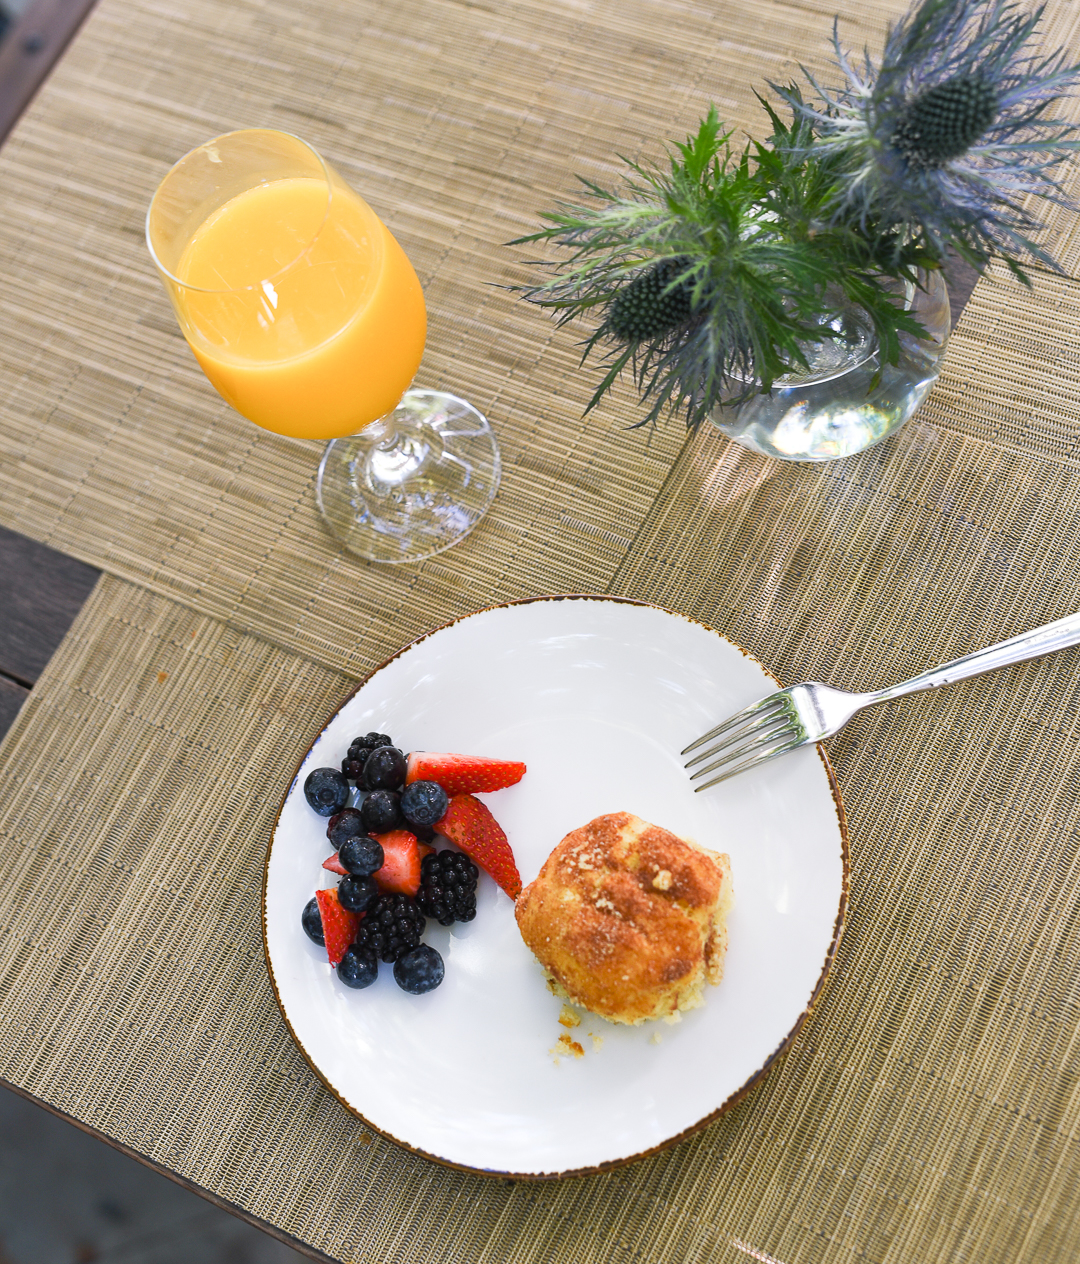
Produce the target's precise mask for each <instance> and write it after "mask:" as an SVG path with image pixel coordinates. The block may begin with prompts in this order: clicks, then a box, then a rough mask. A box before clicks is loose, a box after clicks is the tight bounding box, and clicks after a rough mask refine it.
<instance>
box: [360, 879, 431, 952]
mask: <svg viewBox="0 0 1080 1264" xmlns="http://www.w3.org/2000/svg"><path fill="white" fill-rule="evenodd" d="M423 933H424V915H423V913H421V912H420V910H419V909H418V908H417V907H416V905H415V904H414V903H413V902H412V900H410V899H409V897H408V896H407V895H401V894H400V893H399V894H397V895H380V896H379V898H378V899H377V900H376V901H375V903H374V904H373V905H372V906H371V908H369V909H368V911H367V913H366V915H365V917H364V920H363V921H362V922H361V923H360V929H359V930H358V931H357V934H356V948H357V951H358V952H360V951H363V952H373V953H375V955H376V956H377V957H378V958H379V960H380V961H396V960H397V959H398V957H400V956H402V955H403V954H405V953H407V952H408V951H409V950H410V949H412V948H415V947H416V946H417V944H419V942H420V936H421V935H422V934H423Z"/></svg>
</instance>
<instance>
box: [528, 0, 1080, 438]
mask: <svg viewBox="0 0 1080 1264" xmlns="http://www.w3.org/2000/svg"><path fill="white" fill-rule="evenodd" d="M1042 14H1043V9H1042V7H1041V6H1040V7H1039V8H1038V9H1036V10H1035V11H1034V12H1033V13H1031V14H1024V13H1021V12H1020V11H1019V10H1018V9H1017V7H1016V5H1015V3H1013V0H919V2H918V3H917V4H916V7H915V8H913V9H912V10H911V12H910V13H909V14H908V15H907V16H906V17H905V18H904V19H903V20H902V21H901V22H900V23H899V24H898V25H897V26H896V27H894V28H893V29H891V30H890V32H889V35H888V39H887V41H886V44H885V50H884V53H883V56H882V59H881V64H880V67H876V66H875V65H874V62H873V61H872V59H871V57H870V55H869V53H865V54H864V56H863V60H862V64H861V66H858V67H857V66H856V65H855V64H854V63H853V62H852V60H851V59H850V58H849V57H848V56H847V54H846V53H845V52H844V51H843V49H842V48H841V46H840V40H839V34H838V26H837V24H836V23H834V25H833V44H834V46H835V48H836V55H837V62H838V65H839V68H840V70H841V71H842V73H843V75H844V78H845V85H844V86H843V87H841V88H840V89H839V90H837V91H835V92H831V93H830V92H829V91H828V90H826V89H824V88H822V87H821V86H820V84H818V83H817V81H816V80H815V79H814V78H813V77H811V76H809V75H808V78H809V79H810V83H811V85H812V86H813V88H814V89H815V91H816V92H817V93H818V95H819V97H820V99H821V103H820V104H819V105H814V104H810V103H808V102H807V101H805V100H804V99H803V95H802V92H801V90H800V89H799V87H798V85H795V84H792V85H790V86H788V87H786V88H780V87H777V86H776V85H773V88H774V90H775V91H776V92H777V93H778V94H779V95H780V97H781V98H782V99H783V100H784V101H786V103H787V104H788V106H789V107H790V108H791V111H792V120H791V122H790V123H785V122H784V121H783V120H782V119H781V118H780V116H779V115H778V114H777V112H776V110H774V109H773V107H772V106H771V105H770V104H769V103H768V102H767V101H765V100H764V99H763V98H759V100H761V103H762V105H763V107H764V108H765V110H766V112H767V114H768V117H769V121H770V123H771V125H772V134H771V135H770V136H769V137H768V139H767V140H766V141H764V142H760V143H759V142H755V141H751V142H750V143H749V144H747V145H746V147H745V148H744V149H743V150H742V151H741V153H734V152H733V151H732V148H731V138H732V133H731V132H725V131H724V130H723V129H722V127H721V125H720V122H719V120H718V118H717V114H716V109H715V107H710V110H709V113H708V115H707V116H706V117H705V118H704V119H702V120H701V123H700V125H699V127H698V130H697V133H696V134H695V135H692V136H689V137H688V138H687V140H686V142H685V143H683V144H676V145H675V146H674V147H673V150H672V152H671V154H670V169H669V170H663V169H659V168H657V169H647V168H645V167H642V166H640V165H636V164H633V163H631V164H629V175H628V177H627V180H626V182H625V185H624V187H623V188H621V189H619V190H605V189H603V188H600V187H599V186H598V185H595V184H592V183H590V182H588V181H586V182H585V190H586V199H585V201H584V202H583V203H582V204H578V205H564V206H562V207H560V208H559V209H558V210H557V211H555V212H553V213H551V214H549V215H547V216H546V217H545V218H546V219H547V221H548V227H546V228H544V229H542V230H541V231H540V232H538V233H533V234H531V235H530V236H528V237H522V238H519V239H518V242H519V243H520V242H528V241H539V240H544V241H551V242H554V243H556V244H558V245H560V246H562V247H564V248H566V249H567V250H568V251H569V252H570V253H569V260H568V261H567V262H566V263H564V264H563V265H562V266H561V267H557V268H554V269H553V271H554V275H553V276H551V277H549V278H548V279H547V280H545V281H543V282H542V283H540V284H538V285H533V286H523V287H519V289H520V292H521V293H523V295H524V297H525V298H527V299H529V300H531V301H533V302H535V303H537V304H539V305H541V306H543V307H547V308H550V309H552V310H554V311H555V312H556V313H557V316H558V321H559V323H560V324H562V323H564V322H566V321H568V320H570V319H572V318H573V317H575V316H581V315H585V314H593V313H598V314H599V317H600V319H599V322H598V323H597V325H596V327H595V329H594V332H593V333H592V334H591V336H589V337H588V338H587V339H586V341H585V343H584V355H583V357H582V358H583V360H584V358H585V357H587V356H588V355H589V354H590V353H592V352H593V351H595V350H597V349H598V348H602V352H601V354H602V355H603V358H604V360H605V362H606V365H607V372H606V374H605V376H604V378H603V380H602V381H601V382H600V385H599V386H598V387H597V389H596V392H595V393H594V395H593V397H592V399H591V400H590V402H589V405H588V408H592V407H594V406H595V405H596V404H597V403H598V402H599V401H600V399H601V398H602V397H603V396H604V394H605V392H606V391H607V390H608V388H609V387H610V386H611V385H612V383H613V382H614V381H615V379H616V377H617V376H618V375H619V374H620V373H621V372H622V371H623V370H624V369H627V370H629V372H631V373H632V374H633V376H634V380H635V382H636V384H637V387H638V391H639V393H640V395H641V399H642V402H643V403H646V404H648V405H649V411H648V413H647V414H646V416H645V418H644V419H643V422H642V423H640V424H644V422H647V421H652V420H655V419H656V418H658V417H659V415H660V413H661V412H663V411H667V410H671V411H682V412H684V414H685V416H686V419H687V421H688V423H689V424H691V425H694V424H697V423H698V422H700V421H701V420H703V419H704V418H705V417H706V416H707V415H708V414H709V413H710V412H711V411H712V410H713V409H714V408H715V407H716V406H717V405H718V404H720V403H734V402H739V401H741V400H745V399H746V398H747V397H748V396H749V395H751V394H753V393H754V392H756V391H761V392H763V393H766V392H769V391H770V390H771V389H772V387H773V384H774V382H775V381H776V379H777V378H778V377H780V376H781V375H783V374H785V373H788V372H791V371H793V370H798V369H799V368H806V367H808V361H807V355H808V352H810V351H811V350H812V347H813V344H815V343H816V344H821V343H822V342H823V341H825V340H828V339H835V340H842V341H849V342H850V341H853V330H856V329H858V328H859V327H860V326H861V327H862V329H864V330H865V326H866V324H867V322H868V323H869V324H871V325H872V326H873V330H874V333H875V334H876V336H877V340H878V351H879V354H880V360H879V364H881V365H884V364H898V363H899V359H900V353H901V346H902V339H903V337H904V336H905V335H906V336H910V337H914V338H919V337H922V336H925V334H926V331H925V330H924V329H923V328H922V326H921V325H919V323H918V321H916V320H915V319H914V318H913V317H912V316H911V315H910V314H909V313H908V312H906V311H905V310H904V308H903V304H902V302H901V301H900V299H899V294H900V293H901V292H902V291H903V289H904V286H911V285H918V284H920V283H921V282H920V270H922V271H925V270H926V269H935V268H940V267H941V265H942V263H943V262H944V259H945V256H946V253H947V251H948V250H949V249H953V250H955V251H956V252H957V253H958V254H959V255H961V257H963V258H965V259H967V260H968V262H970V263H972V264H974V265H975V266H977V267H982V266H984V265H985V264H986V263H987V262H988V261H989V260H990V259H991V258H993V257H995V256H998V257H1001V258H1002V259H1004V261H1005V262H1006V263H1007V264H1008V266H1009V267H1010V268H1011V269H1012V270H1013V272H1014V273H1015V274H1016V275H1017V276H1018V277H1020V278H1021V280H1024V281H1026V280H1027V277H1026V276H1025V274H1024V271H1023V268H1022V267H1021V262H1029V261H1032V260H1034V261H1037V262H1039V263H1043V264H1046V265H1048V266H1050V267H1054V266H1055V265H1054V264H1053V260H1052V259H1050V257H1049V256H1048V255H1047V254H1046V252H1045V251H1044V250H1043V249H1042V247H1040V246H1039V245H1038V244H1037V243H1036V242H1035V241H1034V240H1033V236H1032V234H1034V233H1035V232H1036V231H1037V230H1038V229H1039V227H1040V225H1039V223H1038V221H1037V220H1036V219H1035V217H1034V216H1033V215H1032V214H1031V212H1030V211H1029V210H1028V208H1027V206H1026V205H1025V203H1024V199H1026V198H1027V197H1028V196H1029V195H1032V194H1035V195H1038V196H1041V197H1044V198H1047V199H1049V200H1050V201H1054V202H1057V203H1059V204H1062V205H1066V206H1071V205H1072V203H1071V202H1070V201H1069V199H1068V197H1067V196H1066V194H1065V192H1064V191H1063V189H1062V187H1061V185H1060V183H1059V181H1058V180H1057V178H1056V175H1057V171H1058V168H1059V167H1060V165H1061V164H1062V163H1063V162H1064V161H1065V160H1066V159H1067V158H1068V157H1069V156H1070V155H1071V154H1072V153H1073V152H1074V151H1076V150H1077V149H1080V137H1078V136H1077V133H1078V132H1080V125H1074V124H1071V123H1068V122H1065V121H1063V120H1061V119H1059V118H1054V117H1052V116H1051V115H1050V111H1051V107H1052V106H1053V104H1054V102H1055V101H1056V100H1057V99H1058V98H1059V97H1060V96H1062V95H1063V94H1066V93H1069V92H1072V91H1074V90H1075V89H1076V88H1077V86H1078V85H1080V66H1071V65H1068V64H1067V62H1066V57H1065V53H1064V52H1063V51H1058V52H1056V53H1053V54H1051V55H1049V56H1045V57H1044V56H1041V55H1040V54H1038V53H1036V52H1033V51H1032V49H1031V44H1032V40H1033V38H1034V36H1035V34H1036V32H1037V29H1038V26H1039V23H1040V21H1041V19H1042ZM513 244H517V243H513ZM860 336H861V335H860Z"/></svg>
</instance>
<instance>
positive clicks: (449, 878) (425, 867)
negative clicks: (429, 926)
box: [416, 851, 480, 926]
mask: <svg viewBox="0 0 1080 1264" xmlns="http://www.w3.org/2000/svg"><path fill="white" fill-rule="evenodd" d="M479 876H480V870H479V869H477V867H476V866H475V865H474V864H473V862H472V861H471V860H470V859H469V857H468V856H465V855H462V853H461V852H459V851H440V852H437V853H436V854H435V855H434V856H425V857H424V859H423V860H422V861H421V862H420V890H419V891H417V893H416V903H417V904H418V905H419V907H420V911H421V912H422V913H423V914H424V915H425V916H426V917H433V918H434V919H435V921H437V922H438V923H439V925H440V926H450V925H451V924H452V923H453V922H471V921H472V919H473V918H474V917H475V916H476V880H477V878H478V877H479Z"/></svg>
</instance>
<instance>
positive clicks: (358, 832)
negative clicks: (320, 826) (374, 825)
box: [326, 808, 368, 847]
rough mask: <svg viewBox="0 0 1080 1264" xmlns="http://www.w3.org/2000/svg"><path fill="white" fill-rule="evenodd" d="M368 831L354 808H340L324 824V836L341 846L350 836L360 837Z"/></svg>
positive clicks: (335, 844)
mask: <svg viewBox="0 0 1080 1264" xmlns="http://www.w3.org/2000/svg"><path fill="white" fill-rule="evenodd" d="M367 832H368V831H367V830H366V829H364V823H363V821H362V819H361V817H360V813H359V812H358V811H357V810H356V808H342V809H341V811H340V812H338V813H337V815H336V816H332V817H331V818H330V820H329V821H328V822H327V825H326V837H327V838H328V839H329V840H330V841H331V843H333V845H334V846H335V847H342V846H344V845H345V843H347V842H348V841H349V839H350V838H362V837H363V835H365V834H366V833H367Z"/></svg>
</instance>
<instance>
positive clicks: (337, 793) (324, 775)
mask: <svg viewBox="0 0 1080 1264" xmlns="http://www.w3.org/2000/svg"><path fill="white" fill-rule="evenodd" d="M304 798H305V799H307V801H308V804H309V805H310V806H311V807H312V808H313V809H314V810H315V811H316V812H318V814H319V815H320V816H333V815H334V814H335V813H337V812H340V811H341V809H342V808H343V807H344V806H345V804H346V802H347V801H348V798H349V783H348V782H347V781H346V780H345V778H344V777H343V776H342V775H341V773H339V772H338V770H337V769H336V768H316V769H314V771H312V772H309V773H308V775H307V780H306V781H305V782H304Z"/></svg>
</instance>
